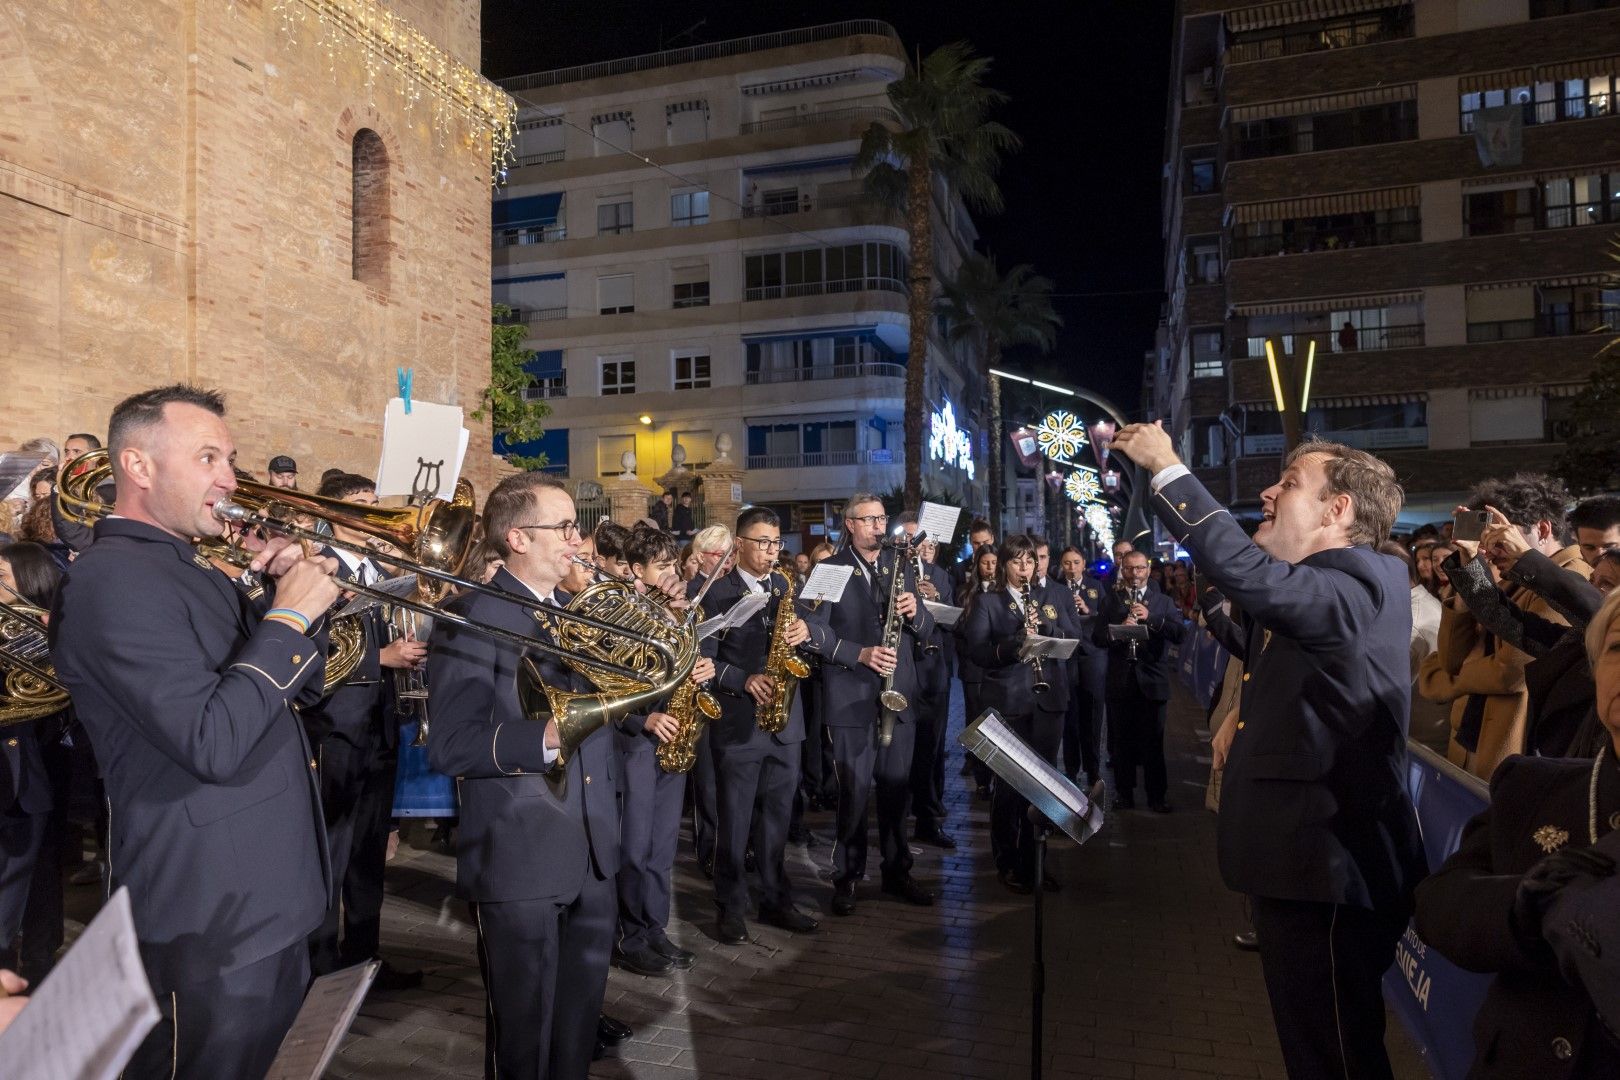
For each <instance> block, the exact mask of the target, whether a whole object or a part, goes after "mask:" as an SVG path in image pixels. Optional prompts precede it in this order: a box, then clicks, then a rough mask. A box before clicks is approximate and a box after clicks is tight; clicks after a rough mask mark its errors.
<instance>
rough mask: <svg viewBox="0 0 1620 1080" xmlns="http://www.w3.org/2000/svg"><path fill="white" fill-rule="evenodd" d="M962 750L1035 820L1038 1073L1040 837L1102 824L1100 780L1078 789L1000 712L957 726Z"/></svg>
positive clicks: (1078, 836)
mask: <svg viewBox="0 0 1620 1080" xmlns="http://www.w3.org/2000/svg"><path fill="white" fill-rule="evenodd" d="M956 741H957V742H959V743H960V744H961V745H962V747H963V748H964V749H965V750H967V752H968V753H970V754H972V755H973V756H974V757H976V758H978V759H979V760H980V761H982V762H984V764H985V765H986V766H987V767H988V768H989V769H990V771H991V772H993V773H995V774H996V778H997V779H998V780H1000V781H1001V782H1003V783H1006V784H1011V785H1012V788H1013V790H1014V791H1016V792H1018V794H1020V795H1022V796H1023V797H1024V798H1026V799H1028V800H1029V814H1030V820H1031V821H1033V822H1034V823H1035V882H1034V886H1035V887H1034V888H1033V889H1032V890H1030V891H1031V893H1032V894H1033V896H1034V898H1035V936H1034V948H1033V957H1034V959H1033V962H1032V963H1031V965H1030V1037H1029V1042H1030V1046H1029V1052H1030V1066H1029V1075H1030V1077H1031V1080H1040V1076H1041V1012H1042V1004H1043V999H1044V998H1045V996H1046V961H1045V959H1044V957H1043V955H1042V949H1043V941H1042V927H1043V916H1044V914H1045V910H1044V908H1045V905H1044V902H1043V894H1044V893H1045V892H1046V888H1045V886H1044V885H1043V882H1044V881H1045V878H1046V837H1047V835H1048V834H1049V833H1050V832H1051V830H1052V829H1053V828H1058V829H1062V830H1063V833H1064V835H1066V836H1068V837H1069V839H1071V840H1073V841H1074V842H1075V843H1077V844H1083V843H1085V842H1086V841H1087V840H1089V839H1091V838H1092V837H1093V836H1095V835H1096V834H1097V830H1099V829H1101V828H1102V825H1103V809H1102V782H1101V781H1098V782H1097V783H1096V784H1094V785H1093V786H1092V788H1091V790H1090V791H1089V792H1086V791H1081V790H1080V789H1079V788H1078V787H1076V786H1075V785H1074V781H1072V780H1070V779H1069V778H1068V777H1067V776H1064V775H1063V774H1062V773H1061V772H1059V771H1058V770H1057V769H1056V768H1054V767H1053V766H1052V765H1051V764H1049V763H1048V762H1047V761H1046V759H1045V758H1043V757H1041V756H1040V755H1039V754H1037V753H1036V752H1035V751H1034V750H1033V749H1032V748H1031V747H1030V745H1029V744H1028V743H1026V742H1025V741H1024V740H1023V739H1022V738H1020V737H1019V736H1018V734H1017V732H1015V731H1013V730H1012V729H1011V728H1009V727H1008V726H1007V725H1006V724H1005V723H1003V722H1002V719H1001V714H1000V713H998V712H996V710H994V709H986V710H985V711H984V712H982V713H980V714H979V718H978V719H977V720H975V721H973V723H971V724H969V725H968V726H967V727H966V728H964V729H963V731H962V734H960V735H958V736H957V739H956Z"/></svg>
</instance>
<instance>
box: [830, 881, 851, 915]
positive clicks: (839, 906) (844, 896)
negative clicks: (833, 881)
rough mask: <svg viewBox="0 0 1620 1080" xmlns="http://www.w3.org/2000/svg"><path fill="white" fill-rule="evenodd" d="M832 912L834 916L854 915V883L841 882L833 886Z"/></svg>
mask: <svg viewBox="0 0 1620 1080" xmlns="http://www.w3.org/2000/svg"><path fill="white" fill-rule="evenodd" d="M832 911H833V914H834V915H853V914H855V883H854V882H853V881H845V882H841V883H839V884H837V885H834V886H833V898H832Z"/></svg>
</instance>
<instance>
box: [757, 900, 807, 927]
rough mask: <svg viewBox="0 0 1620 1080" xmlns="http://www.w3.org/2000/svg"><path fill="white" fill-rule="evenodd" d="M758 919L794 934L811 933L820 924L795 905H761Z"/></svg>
mask: <svg viewBox="0 0 1620 1080" xmlns="http://www.w3.org/2000/svg"><path fill="white" fill-rule="evenodd" d="M759 921H760V922H762V923H769V924H770V925H771V926H778V927H781V928H782V929H783V930H791V931H792V932H793V933H795V934H813V933H815V932H816V930H817V929H819V928H820V926H821V924H820V923H818V922H816V920H814V919H812V918H811V917H810V916H808V915H806V914H805V913H804V912H802V911H800V910H799V909H798V908H796V907H774V906H766V905H761V906H760V909H759Z"/></svg>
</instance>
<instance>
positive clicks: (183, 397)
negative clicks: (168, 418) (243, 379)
mask: <svg viewBox="0 0 1620 1080" xmlns="http://www.w3.org/2000/svg"><path fill="white" fill-rule="evenodd" d="M169 405H195V406H197V408H199V409H207V410H208V411H209V412H211V413H213V414H214V415H215V416H224V415H225V395H224V394H221V393H220V392H219V391H218V390H204V389H201V388H200V387H196V386H188V385H187V384H185V383H174V384H173V385H171V386H159V387H156V388H154V389H151V390H142V391H141V392H140V393H138V394H131V395H130V396H129V397H127V398H125V399H124V400H123V401H120V402H119V403H118V404H117V405H114V406H113V411H112V417H111V419H109V420H108V421H107V444H108V446H110V447H111V448H112V451H113V454H114V455H115V456H116V455H117V453H118V451H120V450H122V449H123V448H124V447H126V446H128V445H129V444H130V442H131V441H133V440H134V438H135V436H136V434H137V433H138V432H141V431H144V430H146V429H147V428H149V427H151V426H152V425H153V424H156V423H159V422H160V421H162V419H163V410H164V408H165V407H166V406H169Z"/></svg>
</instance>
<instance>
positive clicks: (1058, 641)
mask: <svg viewBox="0 0 1620 1080" xmlns="http://www.w3.org/2000/svg"><path fill="white" fill-rule="evenodd" d="M1079 644H1080V642H1079V640H1078V639H1077V638H1055V637H1046V636H1045V635H1043V634H1030V635H1029V636H1028V637H1026V638H1025V639H1024V644H1023V646H1022V647H1021V648H1019V650H1018V659H1020V660H1033V659H1035V658H1036V657H1040V658H1041V659H1042V660H1047V659H1052V660H1067V659H1068V658H1069V657H1071V656H1073V655H1074V650H1075V648H1076V647H1077V646H1078V645H1079Z"/></svg>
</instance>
